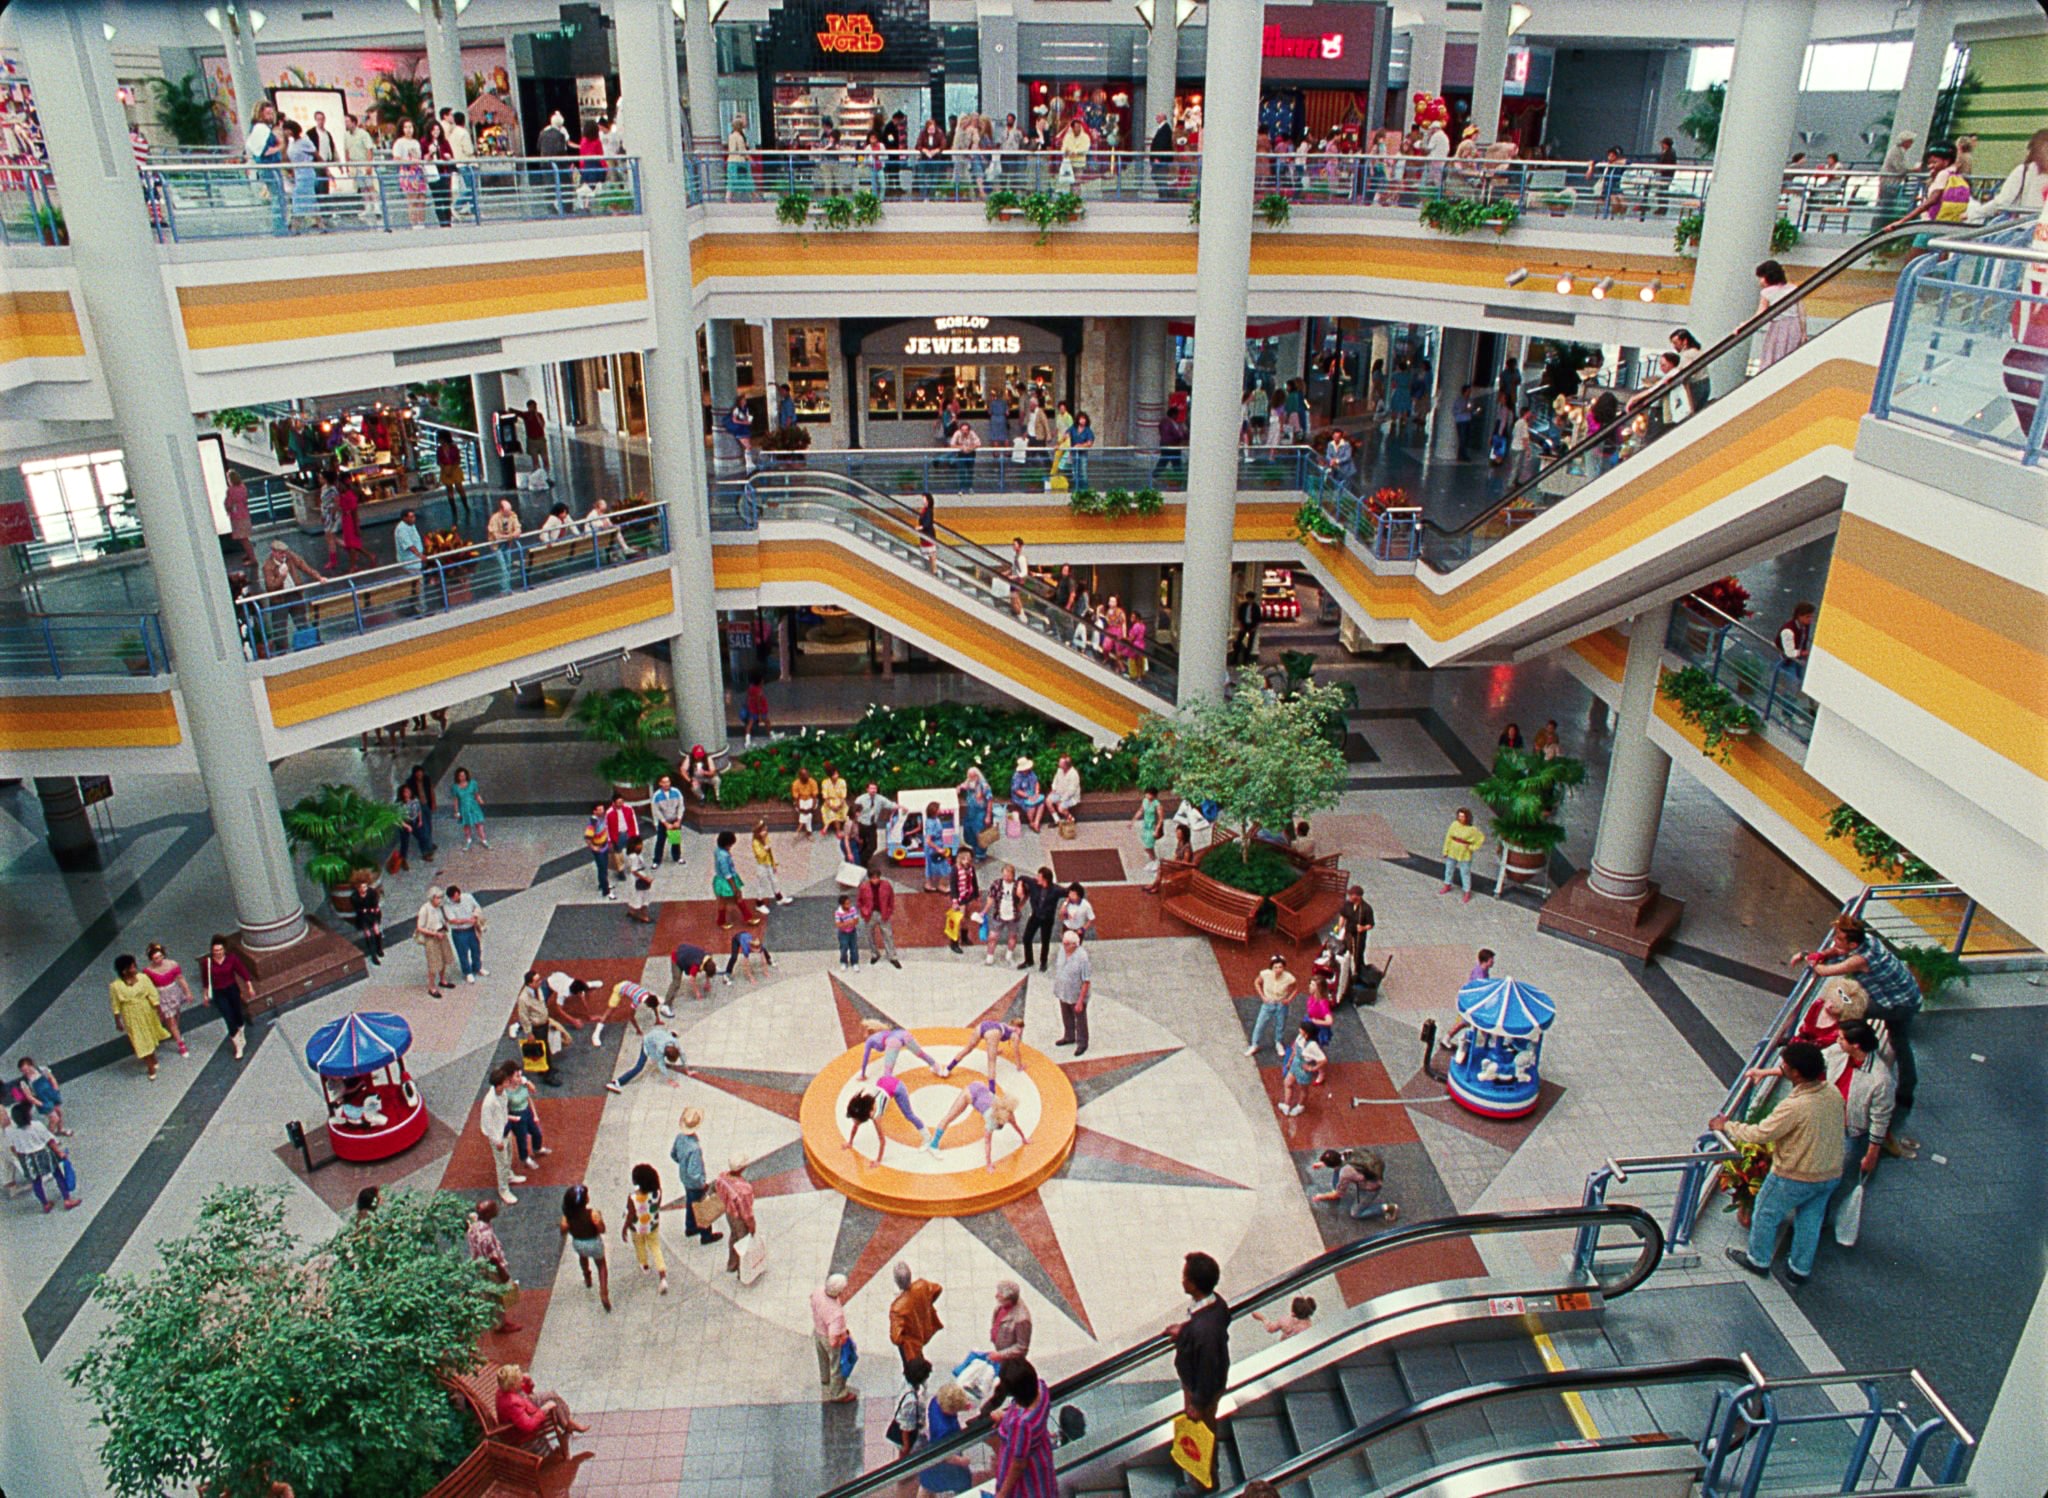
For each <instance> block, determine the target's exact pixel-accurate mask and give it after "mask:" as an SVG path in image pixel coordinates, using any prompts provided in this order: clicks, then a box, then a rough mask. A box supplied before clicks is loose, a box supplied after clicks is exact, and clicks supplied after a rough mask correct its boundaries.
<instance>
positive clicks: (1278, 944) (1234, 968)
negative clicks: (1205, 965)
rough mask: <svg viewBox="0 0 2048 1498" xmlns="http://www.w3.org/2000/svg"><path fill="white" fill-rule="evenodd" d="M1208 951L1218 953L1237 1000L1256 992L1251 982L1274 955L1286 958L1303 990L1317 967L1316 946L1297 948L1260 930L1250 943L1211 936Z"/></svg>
mask: <svg viewBox="0 0 2048 1498" xmlns="http://www.w3.org/2000/svg"><path fill="white" fill-rule="evenodd" d="M1168 919H1169V920H1170V919H1171V917H1168ZM1173 924H1174V926H1176V927H1178V928H1179V929H1180V930H1181V931H1183V932H1184V931H1185V930H1186V929H1187V928H1185V927H1182V926H1181V925H1180V922H1178V921H1174V922H1173ZM1209 950H1210V951H1211V952H1212V953H1214V954H1215V957H1216V966H1217V968H1218V969H1219V970H1220V971H1221V972H1222V974H1223V981H1224V983H1225V984H1226V985H1228V987H1229V989H1230V992H1231V995H1232V996H1233V997H1236V998H1248V997H1250V996H1251V995H1252V994H1253V993H1254V992H1255V991H1256V990H1254V989H1253V987H1252V979H1254V978H1256V977H1257V976H1258V975H1259V970H1260V969H1261V968H1263V967H1265V966H1266V964H1267V963H1269V962H1271V961H1272V960H1273V954H1274V953H1276V952H1277V953H1279V954H1280V955H1281V956H1283V957H1285V958H1286V959H1287V967H1288V970H1289V971H1290V972H1292V973H1293V974H1294V976H1295V977H1296V978H1297V979H1298V980H1299V981H1300V984H1301V987H1302V990H1304V991H1305V990H1306V989H1307V987H1308V979H1309V969H1310V968H1311V967H1312V966H1313V965H1314V958H1315V952H1316V944H1315V943H1308V944H1303V945H1297V944H1296V943H1294V942H1291V941H1289V940H1287V938H1286V937H1284V936H1281V935H1280V934H1279V933H1277V932H1273V931H1259V932H1254V933H1253V935H1252V939H1251V940H1250V941H1249V942H1235V941H1225V940H1224V939H1223V938H1222V937H1219V936H1212V937H1210V938H1209Z"/></svg>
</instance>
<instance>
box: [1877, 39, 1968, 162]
mask: <svg viewBox="0 0 2048 1498" xmlns="http://www.w3.org/2000/svg"><path fill="white" fill-rule="evenodd" d="M1955 30H1956V14H1955V5H1954V0H1920V13H1919V14H1918V15H1916V16H1915V17H1914V18H1913V52H1912V56H1911V58H1910V59H1909V60H1908V62H1907V63H1906V81H1905V82H1904V83H1902V84H1900V85H1899V102H1898V104H1897V105H1896V106H1895V107H1894V108H1893V110H1892V139H1893V140H1897V139H1898V138H1899V136H1900V135H1901V134H1902V133H1903V132H1906V131H1911V132H1912V135H1913V139H1914V141H1915V142H1916V143H1917V145H1918V147H1919V149H1923V150H1924V149H1925V148H1926V147H1927V146H1929V145H1931V144H1932V141H1931V140H1930V139H1929V138H1928V134H1927V132H1928V131H1929V130H1930V129H1932V128H1933V125H1934V101H1935V98H1936V96H1937V95H1939V94H1940V92H1941V75H1942V72H1943V71H1944V67H1945V65H1946V63H1947V62H1948V48H1949V42H1950V40H1951V39H1952V38H1953V37H1954V36H1955ZM1913 158H1914V160H1915V162H1916V163H1917V161H1918V160H1919V152H1918V150H1916V151H1915V152H1914V153H1913Z"/></svg>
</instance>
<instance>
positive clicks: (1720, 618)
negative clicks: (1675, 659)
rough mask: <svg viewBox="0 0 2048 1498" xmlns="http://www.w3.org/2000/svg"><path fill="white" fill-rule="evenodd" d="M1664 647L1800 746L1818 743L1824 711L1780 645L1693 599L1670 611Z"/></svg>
mask: <svg viewBox="0 0 2048 1498" xmlns="http://www.w3.org/2000/svg"><path fill="white" fill-rule="evenodd" d="M1664 644H1665V647H1666V648H1667V649H1669V650H1672V651H1675V652H1676V653H1677V654H1678V655H1680V656H1682V657H1683V658H1684V659H1686V660H1687V661H1690V662H1691V663H1692V664H1693V665H1695V666H1698V667H1699V668H1700V669H1701V670H1703V671H1705V672H1707V674H1708V675H1710V676H1712V677H1713V678H1714V683H1715V685H1716V686H1727V687H1729V689H1730V690H1732V691H1733V692H1734V693H1735V694H1736V695H1737V696H1738V697H1740V698H1742V699H1743V700H1744V701H1745V703H1746V704H1747V705H1748V706H1749V707H1750V708H1751V709H1753V710H1754V711H1755V712H1756V714H1757V715H1758V716H1759V717H1761V718H1762V719H1763V720H1764V722H1765V723H1767V724H1769V723H1777V724H1780V725H1782V726H1783V727H1784V728H1785V729H1786V730H1788V731H1789V732H1790V733H1791V734H1792V736H1793V737H1794V738H1796V739H1798V740H1799V742H1800V743H1802V744H1804V743H1810V742H1811V741H1812V739H1813V722H1814V716H1815V714H1816V713H1817V712H1818V711H1819V708H1818V706H1817V704H1816V703H1815V702H1814V700H1813V699H1812V698H1811V697H1809V696H1807V695H1806V689H1805V672H1804V669H1803V668H1802V667H1800V666H1796V665H1793V664H1791V663H1789V662H1787V661H1786V660H1785V659H1784V657H1783V655H1782V654H1781V653H1780V652H1779V650H1778V646H1777V643H1776V642H1775V641H1773V640H1770V639H1767V638H1765V637H1764V636H1763V635H1760V634H1758V633H1757V632H1756V631H1755V630H1753V629H1751V628H1749V626H1747V625H1746V624H1744V623H1742V622H1741V621H1740V620H1739V619H1735V618H1732V617H1730V616H1729V615H1728V614H1726V613H1723V612H1722V611H1721V610H1720V609H1718V608H1716V607H1715V606H1714V605H1713V604H1711V603H1708V602H1707V601H1706V600H1705V599H1702V598H1697V597H1692V596H1688V597H1686V598H1683V599H1681V600H1680V601H1679V606H1678V607H1677V608H1675V609H1673V610H1672V611H1671V628H1670V629H1669V630H1668V631H1667V632H1666V634H1665V637H1664Z"/></svg>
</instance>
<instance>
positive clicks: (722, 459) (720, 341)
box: [691, 317, 741, 478]
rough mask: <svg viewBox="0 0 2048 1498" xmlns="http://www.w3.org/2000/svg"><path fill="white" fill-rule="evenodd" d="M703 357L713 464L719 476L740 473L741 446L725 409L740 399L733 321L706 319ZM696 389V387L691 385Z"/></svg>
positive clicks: (720, 318) (734, 476) (738, 475)
mask: <svg viewBox="0 0 2048 1498" xmlns="http://www.w3.org/2000/svg"><path fill="white" fill-rule="evenodd" d="M704 357H705V358H706V359H708V360H709V361H710V363H711V466H712V471H713V472H714V474H716V476H717V477H719V478H738V477H740V472H741V469H740V446H739V443H738V442H736V441H734V440H733V437H732V435H731V434H730V433H729V432H727V431H726V429H725V413H726V412H728V411H730V410H731V409H732V403H733V402H734V401H735V400H737V399H739V393H740V378H739V356H738V350H737V349H736V348H735V347H734V346H733V336H732V322H731V321H730V320H729V319H727V318H722V317H719V318H713V317H707V318H705V319H704ZM691 388H692V389H693V390H694V389H696V388H697V387H695V386H692V387H691Z"/></svg>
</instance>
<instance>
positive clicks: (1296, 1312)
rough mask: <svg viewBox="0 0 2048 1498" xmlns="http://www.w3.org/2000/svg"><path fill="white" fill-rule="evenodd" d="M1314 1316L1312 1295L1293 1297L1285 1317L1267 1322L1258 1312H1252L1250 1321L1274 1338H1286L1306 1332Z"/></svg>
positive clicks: (1314, 1304) (1276, 1317)
mask: <svg viewBox="0 0 2048 1498" xmlns="http://www.w3.org/2000/svg"><path fill="white" fill-rule="evenodd" d="M1315 1314H1316V1298H1315V1297H1314V1296H1313V1295H1297V1296H1295V1297H1294V1301H1293V1303H1292V1304H1291V1305H1289V1306H1288V1308H1287V1314H1286V1315H1285V1316H1275V1317H1273V1318H1272V1319H1270V1320H1268V1319H1267V1318H1266V1317H1265V1316H1263V1315H1261V1314H1260V1313H1259V1312H1257V1311H1254V1312H1252V1320H1254V1321H1256V1322H1258V1324H1259V1325H1260V1326H1263V1327H1264V1328H1265V1329H1266V1330H1267V1331H1269V1332H1271V1333H1272V1334H1273V1335H1274V1336H1276V1337H1280V1338H1287V1337H1292V1336H1294V1335H1296V1334H1297V1333H1299V1332H1305V1331H1307V1330H1308V1328H1309V1322H1310V1321H1311V1320H1313V1319H1314V1317H1315Z"/></svg>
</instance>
